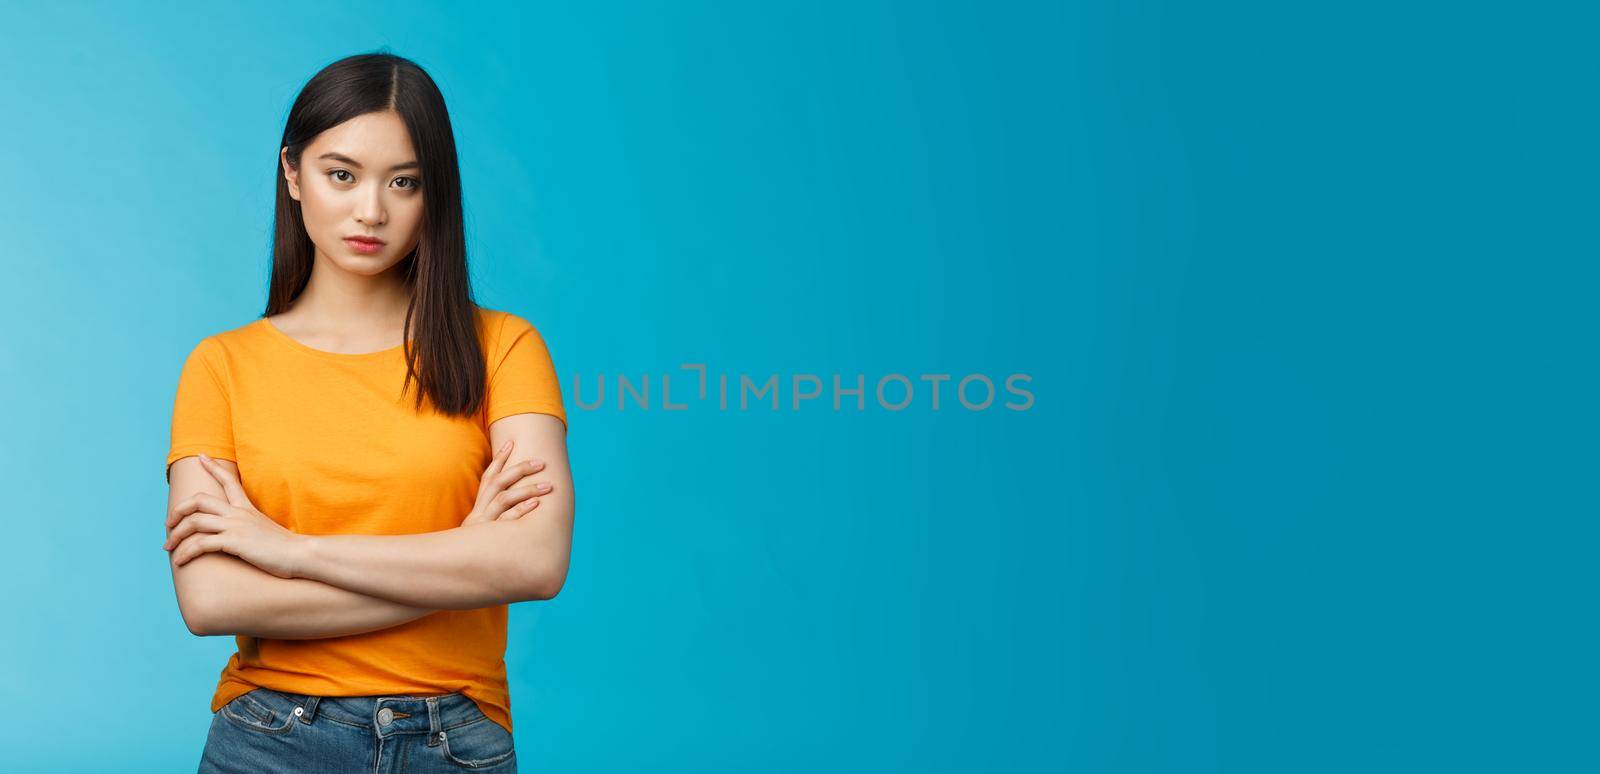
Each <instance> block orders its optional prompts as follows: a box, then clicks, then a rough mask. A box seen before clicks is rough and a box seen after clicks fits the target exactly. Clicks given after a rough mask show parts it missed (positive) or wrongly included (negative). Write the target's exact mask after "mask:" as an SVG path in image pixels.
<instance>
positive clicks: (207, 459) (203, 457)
mask: <svg viewBox="0 0 1600 774" xmlns="http://www.w3.org/2000/svg"><path fill="white" fill-rule="evenodd" d="M200 459H201V461H204V462H210V461H211V458H210V457H207V456H206V455H204V454H201V455H200Z"/></svg>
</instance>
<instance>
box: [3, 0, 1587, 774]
mask: <svg viewBox="0 0 1600 774" xmlns="http://www.w3.org/2000/svg"><path fill="white" fill-rule="evenodd" d="M452 5H454V4H452ZM460 5H463V6H467V7H463V8H453V9H449V10H446V9H445V8H443V7H439V6H430V5H425V4H417V3H408V2H388V3H331V4H330V3H326V2H322V3H315V4H312V3H272V4H262V5H261V6H260V7H258V8H255V9H252V10H243V9H238V8H231V7H219V6H215V5H210V4H207V5H200V4H195V5H192V6H189V7H187V8H162V9H157V8H155V7H153V6H150V5H148V4H137V5H136V4H111V3H95V4H83V3H61V4H56V3H49V4H47V3H37V4H7V5H6V6H5V7H4V8H3V10H0V73H3V75H0V110H3V113H4V118H3V120H0V203H3V207H0V229H3V232H4V240H3V242H4V244H3V246H0V276H3V279H0V301H3V303H0V363H3V365H4V372H5V377H6V378H5V379H3V380H0V400H3V403H4V405H5V407H6V409H5V413H4V417H5V419H4V428H3V433H4V444H3V447H0V466H3V471H4V472H3V476H4V479H5V480H4V486H5V494H4V498H5V500H4V501H5V506H4V511H5V526H6V528H7V532H8V538H9V539H8V540H7V541H6V546H7V548H6V556H5V562H4V565H3V570H0V572H3V573H4V576H3V581H4V583H5V587H6V590H7V592H8V594H7V598H8V601H7V610H6V618H7V629H8V633H7V635H6V636H5V637H3V638H0V685H3V686H4V698H5V701H4V702H3V703H0V727H3V728H5V729H6V733H7V744H6V747H7V752H6V754H5V758H6V764H5V766H6V767H8V768H9V767H11V766H16V767H18V770H26V771H89V770H118V771H152V772H153V771H182V770H192V767H193V766H194V765H195V763H196V761H197V760H198V756H199V751H200V747H201V745H202V744H203V742H204V738H205V733H206V728H207V724H208V722H209V720H210V717H209V708H208V700H209V698H210V696H211V692H212V689H213V687H214V685H215V682H216V679H217V675H218V672H219V671H220V669H221V668H222V665H223V664H224V662H225V661H226V659H227V657H228V654H229V653H231V652H232V648H233V641H232V638H195V637H193V636H191V635H189V634H188V632H187V631H186V630H185V628H184V626H183V623H182V621H181V619H180V617H179V615H178V608H177V606H176V603H175V600H174V597H173V592H172V586H171V578H170V574H169V572H168V569H167V564H166V554H165V553H164V552H162V551H161V549H160V547H159V546H160V541H161V538H162V535H163V530H162V526H161V519H162V512H163V509H164V506H165V497H166V494H165V484H164V482H163V480H162V478H161V476H160V474H159V473H158V470H159V469H160V467H161V463H162V458H163V456H164V454H165V452H166V449H167V446H166V444H167V430H168V421H169V419H170V411H171V405H172V396H173V390H174V388H175V384H176V379H177V374H178V370H179V367H180V366H181V363H182V359H183V357H184V355H185V354H186V353H187V352H188V350H189V349H190V347H192V346H193V345H194V343H195V342H196V341H198V340H199V339H200V338H201V337H203V336H205V335H209V334H211V333H214V332H217V331H220V330H223V329H226V328H231V327H235V326H237V325H241V324H244V323H246V322H249V321H250V320H252V319H254V318H255V317H256V316H257V315H258V314H259V312H260V310H261V309H262V307H263V306H264V303H265V298H264V293H265V288H266V278H267V266H268V261H267V253H266V250H267V245H268V236H269V233H268V228H269V225H270V212H271V205H272V200H271V195H272V190H273V189H272V184H273V178H272V175H273V174H275V170H276V163H277V145H276V143H277V139H278V137H279V134H280V132H281V130H282V123H283V119H284V116H285V114H286V112H287V109H288V106H289V103H290V101H291V100H292V98H293V96H294V95H295V93H296V92H297V90H298V89H299V87H300V86H301V85H302V84H303V83H304V81H305V80H306V79H307V78H309V77H310V76H311V75H312V74H313V73H314V72H315V71H316V70H317V69H319V68H320V67H322V66H323V65H325V64H327V63H329V62H331V61H332V60H334V59H336V58H338V57H341V56H344V55H347V54H351V53H356V52H360V51H369V50H373V49H376V48H378V47H380V46H388V47H389V48H390V49H391V50H392V51H393V52H394V53H398V54H401V55H403V56H408V57H411V58H414V59H415V60H417V61H418V62H419V63H420V64H422V65H423V66H424V67H426V68H428V69H429V70H430V72H431V73H432V75H433V76H434V78H435V79H437V80H438V82H439V83H440V84H441V86H442V88H443V90H444V93H445V96H446V99H447V100H448V102H449V105H450V108H451V111H452V117H453V120H454V124H455V131H456V137H457V141H458V143H459V151H460V154H461V163H462V172H463V175H464V180H465V190H466V205H467V208H468V226H469V234H468V236H469V246H470V249H471V260H472V268H473V273H474V278H475V286H476V289H477V292H478V296H479V300H480V302H482V303H484V304H485V305H488V306H491V307H494V308H502V309H508V310H511V311H515V312H517V313H519V314H522V315H524V316H526V317H527V318H528V319H530V320H532V321H533V322H534V323H535V324H536V325H537V326H539V328H540V330H541V331H542V332H543V333H544V335H545V337H546V339H547V340H548V342H549V343H550V346H551V349H552V353H553V355H554V358H555V361H556V364H557V367H558V370H559V371H560V372H561V374H562V375H563V377H564V386H565V387H566V388H567V389H568V390H569V392H568V395H567V399H568V406H569V411H570V412H572V421H571V431H570V436H569V442H570V445H571V451H572V459H573V465H574V470H575V475H576V486H577V489H578V490H579V501H580V503H581V507H580V508H579V515H578V520H577V532H576V544H575V546H574V553H573V565H572V572H571V575H570V577H569V580H568V583H567V585H566V588H565V590H564V591H563V593H562V595H561V596H560V597H559V598H558V599H556V600H554V601H551V602H548V603H526V604H520V605H517V606H515V607H514V608H513V612H512V624H511V625H512V633H511V634H512V637H511V643H512V644H511V646H510V649H509V652H508V653H507V661H508V663H509V669H510V674H511V680H512V695H513V712H514V717H515V722H516V726H517V745H518V749H519V758H520V760H521V761H522V764H523V765H524V766H526V767H527V768H528V769H529V770H535V771H563V772H565V771H574V772H576V771H586V772H610V771H616V772H626V771H640V770H649V771H796V772H798V771H816V770H825V771H826V770H841V771H980V770H1002V771H1090V772H1147V771H1162V772H1212V771H1249V772H1283V771H1318V772H1320V771H1327V772H1348V771H1376V770H1395V771H1421V770H1429V771H1462V770H1471V769H1479V768H1481V769H1483V770H1501V771H1504V770H1539V771H1554V770H1578V769H1588V770H1593V767H1594V766H1595V765H1596V761H1595V753H1594V752H1593V744H1592V742H1593V738H1594V728H1595V724H1596V721H1597V720H1600V717H1597V712H1596V710H1595V709H1594V706H1595V704H1594V702H1593V701H1592V696H1593V695H1594V693H1595V688H1596V687H1597V685H1596V683H1597V681H1596V680H1595V670H1594V668H1593V666H1592V661H1593V658H1594V654H1595V652H1596V645H1597V644H1600V643H1597V642H1596V638H1595V636H1594V632H1593V628H1594V627H1593V626H1592V623H1591V619H1592V618H1593V598H1594V597H1593V594H1594V590H1595V588H1596V582H1595V581H1596V577H1595V573H1594V571H1593V564H1594V556H1593V554H1594V549H1595V546H1596V540H1595V538H1596V531H1595V529H1594V528H1593V526H1592V524H1593V521H1594V518H1595V516H1596V515H1597V513H1600V509H1597V508H1596V507H1595V506H1596V503H1595V498H1594V496H1593V477H1594V469H1595V462H1596V455H1595V453H1594V438H1595V435H1594V431H1595V429H1596V423H1595V411H1594V409H1593V401H1594V397H1595V395H1596V386H1597V385H1596V380H1595V378H1594V369H1593V368H1592V365H1591V361H1592V359H1593V347H1592V341H1593V335H1594V332H1595V330H1596V325H1595V322H1596V321H1595V315H1594V301H1593V298H1592V297H1593V296H1594V294H1595V290H1596V282H1595V280H1596V278H1597V273H1596V271H1595V269H1594V268H1593V267H1594V261H1595V260H1596V258H1597V257H1600V254H1597V251H1596V250H1595V244H1594V222H1595V212H1596V195H1595V188H1596V186H1595V180H1596V176H1595V174H1594V173H1595V171H1596V170H1595V166H1596V165H1595V153H1594V147H1595V137H1596V136H1597V135H1596V132H1595V130H1596V128H1597V127H1596V122H1595V116H1596V110H1595V86H1596V75H1597V69H1600V68H1597V58H1596V55H1595V47H1594V41H1593V33H1594V30H1595V29H1596V18H1595V16H1594V14H1593V13H1591V12H1587V11H1578V10H1574V9H1575V8H1576V5H1574V9H1568V8H1562V7H1559V6H1542V5H1540V4H1519V5H1517V6H1516V7H1515V10H1513V9H1511V8H1510V7H1509V6H1508V7H1507V8H1501V9H1494V8H1489V7H1481V6H1479V5H1478V4H1465V5H1463V4H1457V3H1421V4H1404V7H1402V4H1394V3H1326V4H1315V5H1300V7H1299V8H1298V9H1296V10H1289V9H1287V8H1284V7H1282V6H1283V5H1285V4H1277V3H1264V2H1255V3H1251V2H1228V3H1191V4H1176V3H1173V4H1164V3H1151V2H1104V3H1084V4H1066V3H1056V4H1011V3H970V4H957V3H929V2H915V3H913V2H903V3H878V2H850V3H831V2H830V3H820V4H819V3H804V4H796V5H797V6H799V7H792V8H781V7H779V6H778V5H777V4H750V3H733V2H726V3H696V4H686V3H624V4H613V3H605V4H583V5H582V7H581V8H558V7H553V5H552V6H546V7H536V8H528V7H523V4H513V3H506V4H495V3H473V4H460ZM441 6H442V4H441ZM686 362H704V363H706V364H707V365H708V367H709V368H710V369H711V371H712V373H713V374H715V373H729V374H739V373H746V374H750V375H752V376H753V377H756V378H764V377H765V376H766V375H769V374H774V373H776V374H779V375H780V376H781V377H782V378H787V377H788V376H789V375H792V374H795V373H813V374H819V375H821V376H822V377H823V378H824V379H828V378H829V377H830V376H831V375H832V374H835V373H838V374H842V375H845V376H846V378H850V377H851V376H853V374H855V373H864V374H866V375H867V378H868V379H869V383H870V380H872V379H874V378H876V377H877V376H881V375H883V374H887V373H894V372H898V373H904V374H909V375H913V377H914V376H915V375H916V374H919V373H950V374H953V375H954V376H955V377H956V378H960V376H963V375H965V374H968V373H983V374H986V375H988V376H990V377H991V378H993V379H995V380H996V381H998V380H1000V379H1003V378H1004V376H1005V375H1007V374H1010V373H1016V372H1022V373H1028V374H1030V375H1031V376H1032V378H1033V381H1032V382H1031V384H1030V385H1029V386H1030V388H1031V389H1032V391H1033V392H1034V394H1035V398H1036V400H1035V403H1034V405H1033V407H1032V408H1031V409H1030V410H1028V411H1021V412H1018V411H1007V410H1004V409H1001V408H999V406H998V405H996V406H995V407H992V408H991V409H990V410H987V411H983V412H970V411H965V410H962V409H961V408H960V407H959V406H958V405H956V404H955V403H954V401H953V400H951V396H950V395H949V393H948V392H947V393H946V395H945V401H944V404H943V407H942V409H941V410H940V411H939V412H934V411H931V410H930V409H929V408H928V406H927V403H926V402H925V401H919V402H918V403H917V404H916V405H915V406H914V407H912V408H909V409H907V410H904V411H900V412H888V411H884V410H882V409H879V408H877V407H875V406H873V405H872V404H871V396H870V393H869V396H868V398H869V406H868V410H866V411H865V412H861V413H856V412H854V411H842V412H839V413H834V412H833V411H831V402H830V401H828V400H827V399H826V396H825V398H824V400H819V401H813V402H812V403H811V404H808V405H806V406H805V407H803V408H802V409H801V410H800V411H790V410H788V409H785V410H783V411H780V412H772V411H771V410H770V409H765V410H751V411H747V412H742V413H741V412H738V411H729V412H719V411H716V410H715V407H714V405H711V406H705V405H702V406H697V407H694V408H691V410H688V411H683V412H665V411H661V410H659V408H655V409H652V410H650V411H637V410H624V411H618V410H616V408H615V406H614V404H613V405H612V406H611V407H609V408H606V409H601V410H595V411H580V410H578V409H577V408H576V406H575V404H574V402H573V395H572V394H571V392H570V389H571V385H572V377H573V376H574V375H575V374H582V375H584V376H585V378H586V379H590V378H593V377H595V376H597V375H598V374H600V373H605V374H607V375H608V377H612V378H614V376H615V375H616V374H618V373H624V374H628V375H630V376H632V377H634V378H635V379H637V378H638V377H640V376H642V375H643V374H647V373H648V374H654V375H656V376H655V377H654V379H659V375H660V374H663V373H673V372H675V371H676V369H677V368H678V366H679V365H680V364H682V363H686ZM681 378H682V377H678V378H677V379H675V381H677V380H678V379H681ZM682 383H683V384H686V383H687V380H686V379H684V380H683V381H682ZM947 388H948V385H947ZM679 389H680V387H679V384H674V397H675V399H680V398H681V397H686V396H687V390H686V389H685V390H684V391H683V392H679ZM785 400H787V396H785Z"/></svg>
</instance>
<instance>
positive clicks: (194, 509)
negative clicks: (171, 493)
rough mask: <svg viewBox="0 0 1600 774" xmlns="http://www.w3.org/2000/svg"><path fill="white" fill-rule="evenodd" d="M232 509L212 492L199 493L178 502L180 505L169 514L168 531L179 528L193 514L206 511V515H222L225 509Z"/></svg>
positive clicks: (174, 507)
mask: <svg viewBox="0 0 1600 774" xmlns="http://www.w3.org/2000/svg"><path fill="white" fill-rule="evenodd" d="M228 507H231V506H229V505H228V504H227V503H224V502H221V501H220V500H218V499H217V496H216V495H214V494H211V493H210V492H197V493H195V494H192V495H189V496H188V497H185V498H183V499H182V500H179V501H178V504H177V505H175V506H173V507H172V510H171V511H168V512H167V529H172V528H173V527H174V526H177V524H178V522H179V521H181V520H182V519H183V517H185V516H188V515H189V514H191V513H198V512H201V511H204V512H206V513H215V514H219V515H220V514H222V513H223V510H222V509H224V508H228Z"/></svg>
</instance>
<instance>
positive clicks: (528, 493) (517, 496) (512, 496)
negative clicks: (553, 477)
mask: <svg viewBox="0 0 1600 774" xmlns="http://www.w3.org/2000/svg"><path fill="white" fill-rule="evenodd" d="M538 489H539V488H538V487H536V486H519V487H517V488H516V489H507V490H506V491H504V492H501V493H500V494H497V495H495V496H494V504H495V507H497V508H500V509H505V508H510V507H511V506H513V505H516V504H518V503H520V502H522V501H523V500H526V499H528V498H529V497H534V496H536V495H538V494H539V491H538Z"/></svg>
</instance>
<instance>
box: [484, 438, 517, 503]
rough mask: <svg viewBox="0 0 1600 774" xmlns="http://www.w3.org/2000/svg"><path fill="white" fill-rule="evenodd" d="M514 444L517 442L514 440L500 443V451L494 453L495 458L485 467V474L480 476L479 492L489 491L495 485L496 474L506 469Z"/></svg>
mask: <svg viewBox="0 0 1600 774" xmlns="http://www.w3.org/2000/svg"><path fill="white" fill-rule="evenodd" d="M514 445H515V442H513V441H506V442H505V443H503V444H500V451H497V452H495V453H494V458H493V459H491V460H489V466H488V467H486V468H484V469H483V476H482V477H480V479H479V483H478V491H479V492H485V491H488V490H489V488H490V487H493V486H494V481H495V476H497V475H499V474H500V471H502V470H504V469H505V466H506V460H509V459H511V447H512V446H514Z"/></svg>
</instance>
